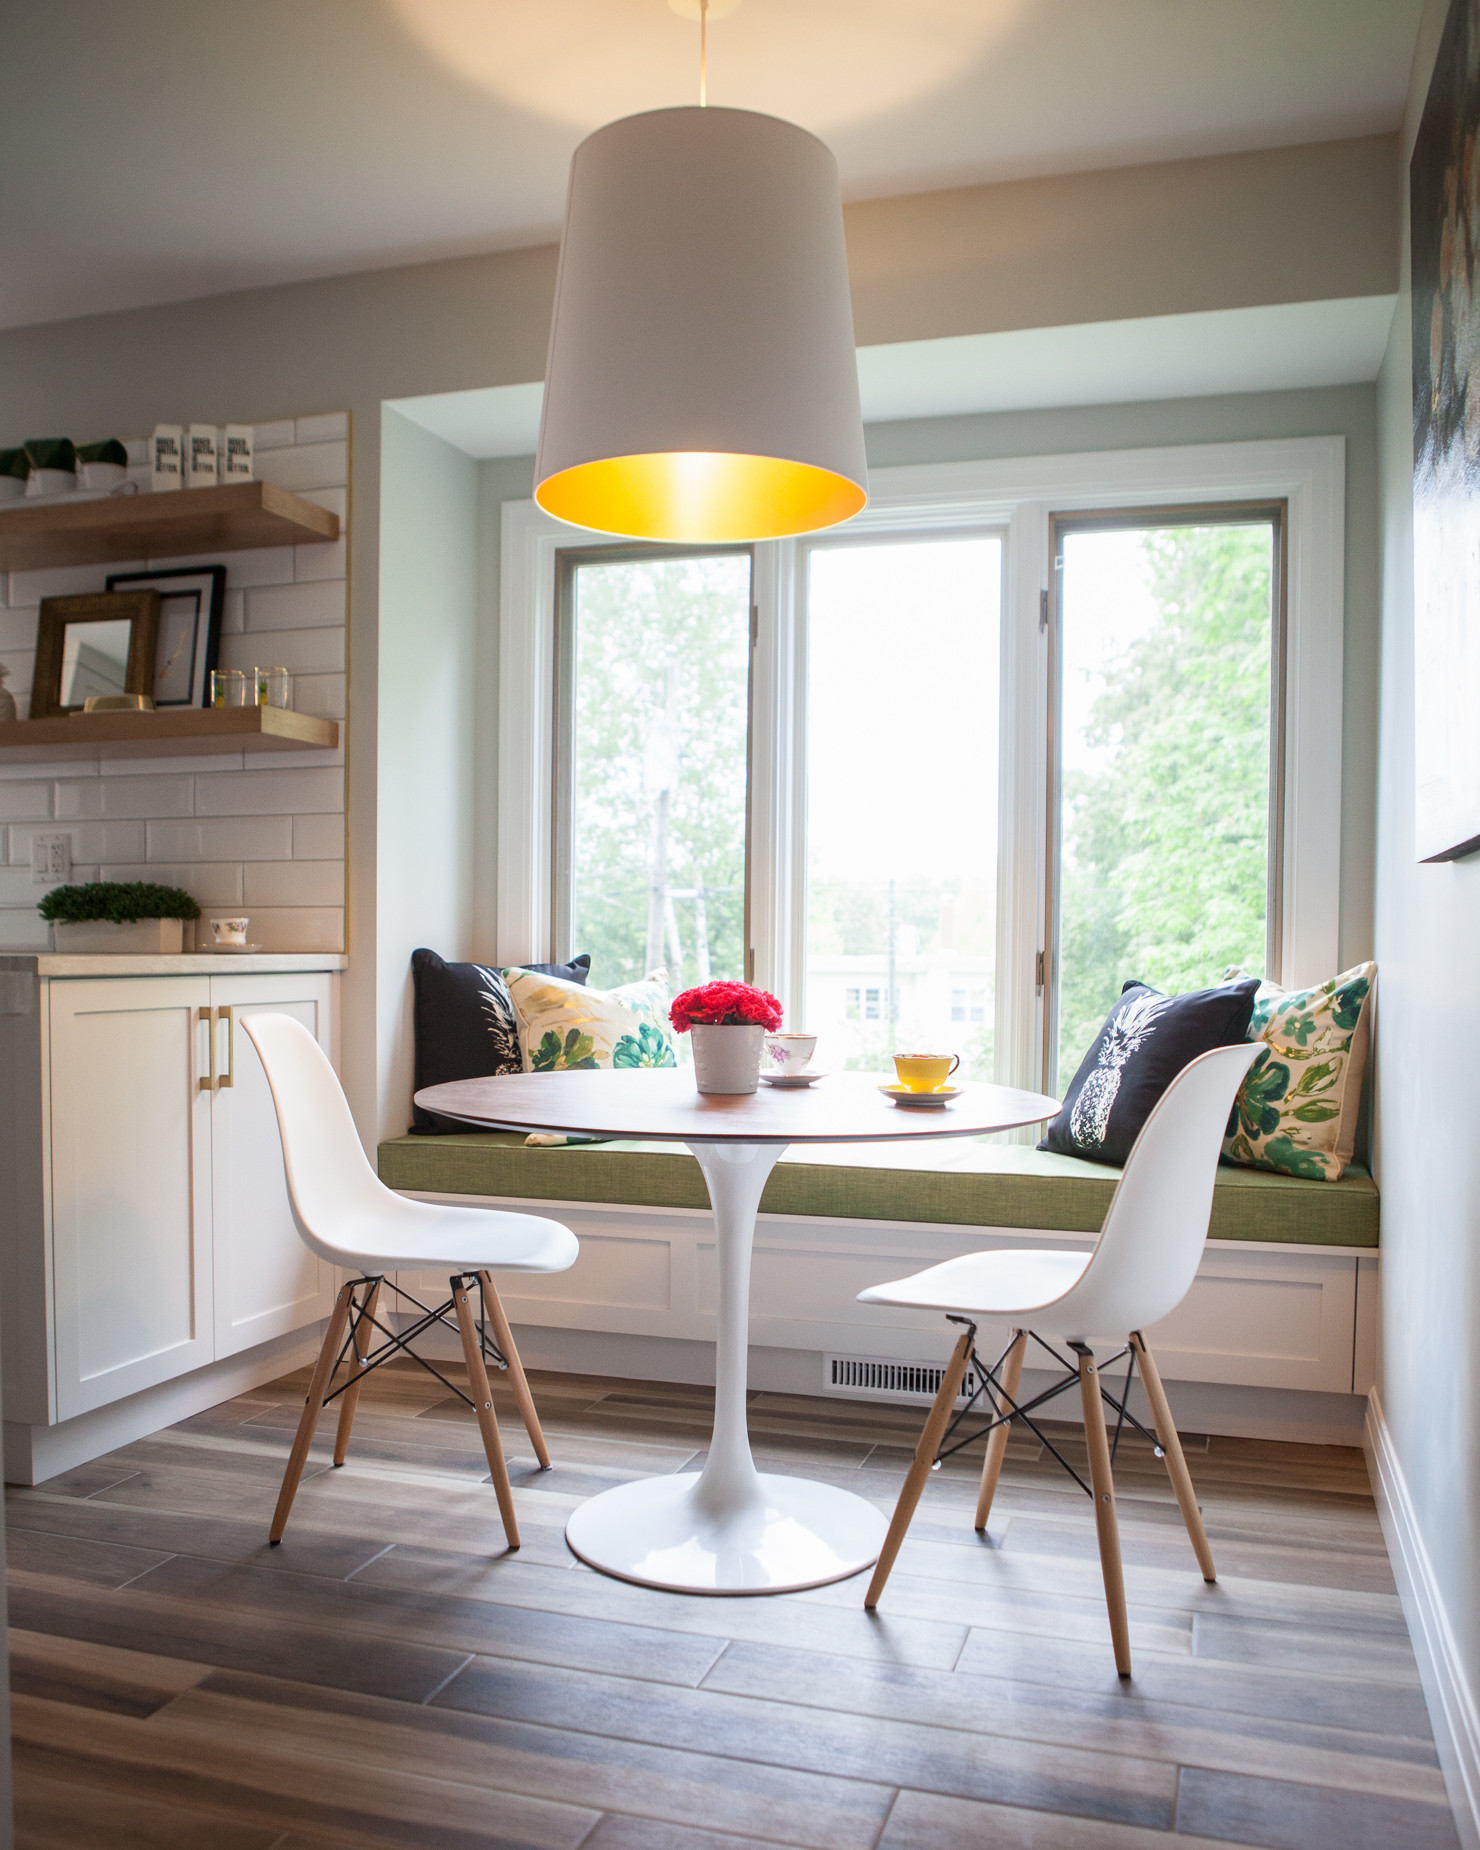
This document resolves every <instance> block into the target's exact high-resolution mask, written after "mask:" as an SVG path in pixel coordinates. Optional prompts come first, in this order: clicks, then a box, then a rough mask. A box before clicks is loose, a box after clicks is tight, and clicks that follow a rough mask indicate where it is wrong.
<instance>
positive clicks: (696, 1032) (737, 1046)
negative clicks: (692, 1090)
mask: <svg viewBox="0 0 1480 1850" xmlns="http://www.w3.org/2000/svg"><path fill="white" fill-rule="evenodd" d="M689 1033H690V1034H691V1035H692V1036H693V1041H694V1078H695V1080H696V1081H697V1082H698V1086H699V1090H700V1091H701V1092H719V1093H723V1092H730V1093H739V1092H754V1091H755V1090H756V1089H757V1087H758V1086H759V1085H760V1082H761V1051H762V1049H763V1048H764V1047H765V1044H766V1030H765V1029H764V1028H763V1027H760V1026H752V1025H751V1024H750V1023H748V1022H747V1023H745V1024H744V1025H742V1026H739V1027H734V1028H731V1027H725V1026H716V1025H706V1024H705V1023H703V1022H695V1023H694V1025H693V1027H692V1028H690V1030H689Z"/></svg>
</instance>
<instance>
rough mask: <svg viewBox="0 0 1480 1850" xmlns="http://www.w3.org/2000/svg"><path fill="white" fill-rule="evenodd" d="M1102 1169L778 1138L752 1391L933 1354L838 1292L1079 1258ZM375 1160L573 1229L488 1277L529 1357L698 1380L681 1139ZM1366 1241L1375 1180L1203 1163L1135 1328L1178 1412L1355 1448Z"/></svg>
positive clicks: (1106, 1184)
mask: <svg viewBox="0 0 1480 1850" xmlns="http://www.w3.org/2000/svg"><path fill="white" fill-rule="evenodd" d="M1117 1173H1118V1172H1117V1171H1116V1170H1113V1169H1106V1168H1102V1167H1100V1166H1099V1165H1098V1164H1095V1163H1085V1162H1081V1161H1079V1160H1078V1159H1077V1158H1074V1157H1063V1156H1054V1155H1051V1154H1049V1153H1048V1152H1047V1151H1038V1150H1034V1149H1031V1148H1029V1147H1028V1146H1026V1145H1023V1144H1002V1143H990V1142H984V1143H979V1142H976V1141H974V1140H973V1139H970V1138H961V1139H960V1140H959V1141H958V1140H956V1139H954V1138H952V1139H943V1140H942V1141H940V1142H939V1143H932V1144H931V1145H929V1146H927V1147H926V1148H924V1149H921V1147H920V1146H919V1145H916V1146H914V1147H909V1146H903V1145H900V1144H832V1145H826V1146H819V1147H817V1148H815V1149H811V1150H800V1149H799V1150H794V1151H792V1152H791V1153H789V1154H788V1155H787V1156H784V1157H783V1158H782V1160H781V1161H780V1162H779V1163H778V1164H777V1165H776V1167H775V1169H774V1170H773V1171H772V1174H771V1178H770V1181H769V1182H768V1183H767V1186H766V1192H765V1194H764V1195H763V1196H762V1197H761V1214H760V1220H759V1222H758V1224H757V1226H756V1236H755V1255H754V1260H753V1263H752V1266H751V1292H750V1335H751V1344H752V1350H751V1379H752V1382H753V1384H754V1385H756V1386H757V1387H760V1388H763V1389H764V1388H770V1389H773V1390H778V1391H781V1392H786V1393H807V1394H816V1393H824V1394H826V1393H852V1392H854V1391H855V1388H856V1384H857V1382H858V1381H859V1378H860V1377H859V1374H858V1367H859V1364H860V1362H861V1363H863V1364H864V1367H865V1369H866V1370H872V1369H874V1367H875V1365H876V1364H879V1363H883V1364H885V1366H886V1367H888V1366H891V1365H895V1364H905V1365H906V1366H908V1367H913V1366H915V1365H917V1364H920V1363H925V1364H928V1365H932V1366H937V1367H938V1366H939V1364H940V1362H941V1360H942V1358H943V1355H944V1353H945V1350H944V1349H943V1348H942V1342H943V1340H944V1339H943V1337H942V1326H941V1321H940V1318H939V1316H938V1315H937V1314H936V1313H934V1312H927V1311H918V1312H912V1311H893V1310H883V1309H880V1308H879V1307H878V1306H877V1305H869V1304H860V1303H859V1302H858V1301H857V1300H858V1293H859V1292H860V1291H862V1290H863V1289H864V1288H865V1287H866V1286H868V1285H874V1284H877V1283H878V1282H879V1280H880V1279H884V1278H899V1277H901V1276H902V1275H903V1274H905V1273H908V1272H917V1271H919V1270H920V1269H921V1268H922V1267H924V1266H927V1265H934V1264H936V1263H937V1262H938V1261H940V1260H942V1259H950V1258H953V1257H954V1256H955V1255H957V1254H958V1253H963V1252H973V1251H980V1250H982V1249H983V1248H1012V1247H1018V1248H1021V1247H1025V1246H1042V1245H1054V1246H1058V1247H1063V1248H1066V1249H1075V1248H1078V1249H1082V1250H1085V1251H1088V1249H1089V1247H1090V1246H1091V1245H1092V1244H1093V1242H1094V1238H1095V1235H1096V1234H1097V1233H1098V1231H1099V1228H1100V1224H1101V1222H1102V1221H1103V1219H1104V1216H1105V1210H1106V1208H1107V1207H1108V1206H1109V1202H1110V1196H1111V1193H1112V1192H1113V1190H1114V1187H1115V1182H1116V1177H1117ZM380 1174H381V1178H382V1179H383V1180H384V1181H385V1182H386V1183H387V1184H388V1185H389V1186H390V1187H392V1188H396V1189H402V1190H404V1191H405V1192H407V1193H408V1194H414V1195H418V1196H421V1197H422V1198H424V1199H432V1200H442V1201H459V1200H462V1201H466V1202H467V1203H468V1205H469V1206H473V1205H478V1206H484V1207H491V1208H493V1207H497V1208H513V1209H516V1210H520V1209H522V1210H524V1211H525V1212H527V1213H538V1212H540V1211H541V1209H542V1207H543V1208H544V1209H545V1211H547V1212H548V1213H550V1214H551V1215H552V1216H553V1217H554V1218H555V1219H557V1220H559V1221H561V1222H563V1223H564V1224H565V1225H566V1226H568V1227H570V1228H571V1229H572V1231H573V1232H574V1233H575V1234H576V1235H577V1237H578V1238H579V1240H580V1242H581V1255H580V1258H579V1259H577V1261H576V1263H575V1264H574V1266H572V1267H571V1269H570V1271H569V1272H559V1273H551V1274H541V1275H540V1276H538V1277H531V1278H519V1277H517V1276H514V1275H512V1274H510V1275H508V1276H507V1277H505V1278H502V1279H500V1281H499V1289H500V1291H501V1292H502V1294H503V1297H504V1302H505V1305H506V1307H507V1309H508V1312H509V1315H510V1317H511V1318H512V1319H513V1321H514V1322H515V1323H516V1324H517V1325H518V1326H519V1329H520V1337H519V1343H520V1348H521V1350H522V1351H523V1354H524V1359H525V1361H526V1363H528V1364H529V1365H531V1366H537V1367H544V1368H553V1369H557V1370H563V1371H566V1372H571V1371H574V1372H576V1373H583V1372H590V1371H591V1370H592V1369H597V1368H599V1369H603V1370H605V1371H606V1372H608V1373H614V1374H627V1375H631V1376H633V1377H635V1378H639V1379H644V1380H683V1381H697V1380H704V1379H706V1378H708V1377H707V1373H706V1371H707V1370H708V1369H709V1368H710V1367H711V1366H712V1350H711V1349H710V1347H709V1345H710V1344H712V1342H713V1340H714V1329H715V1323H714V1306H715V1294H716V1289H717V1283H716V1271H715V1265H716V1256H715V1248H714V1228H713V1222H712V1220H711V1218H710V1213H709V1203H708V1199H707V1197H706V1194H705V1190H704V1178H703V1176H702V1175H701V1174H700V1172H699V1166H698V1164H697V1163H696V1162H695V1161H694V1159H693V1158H692V1156H690V1155H689V1153H688V1151H687V1150H685V1149H684V1147H683V1145H682V1144H678V1143H667V1144H658V1143H617V1142H614V1143H600V1144H596V1143H592V1144H570V1145H566V1146H564V1147H556V1148H550V1147H545V1148H540V1147H538V1146H536V1147H533V1148H530V1147H527V1146H526V1145H525V1143H524V1140H523V1137H522V1135H520V1134H518V1133H514V1132H482V1133H479V1132H472V1131H470V1132H466V1133H454V1134H453V1135H451V1136H448V1137H393V1138H391V1139H389V1140H388V1141H387V1142H385V1143H383V1144H381V1146H380ZM1377 1241H1378V1197H1377V1187H1376V1185H1375V1183H1374V1182H1373V1180H1372V1178H1371V1177H1370V1176H1369V1175H1368V1174H1367V1173H1366V1172H1365V1171H1362V1170H1354V1171H1349V1172H1348V1173H1347V1175H1346V1176H1345V1177H1344V1178H1343V1179H1342V1180H1341V1181H1340V1182H1306V1181H1299V1180H1296V1179H1295V1178H1294V1177H1290V1176H1278V1175H1272V1174H1269V1173H1267V1172H1265V1171H1263V1170H1256V1169H1222V1170H1220V1171H1219V1173H1218V1182H1217V1186H1216V1188H1215V1189H1214V1191H1213V1214H1212V1224H1211V1229H1210V1238H1209V1242H1208V1246H1207V1249H1206V1251H1205V1252H1204V1254H1203V1259H1202V1264H1201V1265H1200V1266H1199V1268H1198V1275H1197V1278H1196V1280H1195V1281H1194V1283H1193V1286H1192V1290H1191V1291H1190V1292H1189V1293H1188V1295H1187V1297H1186V1298H1185V1299H1184V1300H1183V1302H1182V1304H1181V1305H1180V1306H1179V1307H1178V1308H1177V1310H1175V1311H1174V1312H1173V1313H1172V1315H1171V1316H1170V1317H1168V1318H1166V1319H1165V1321H1164V1322H1163V1323H1161V1324H1159V1325H1158V1326H1157V1327H1156V1328H1155V1329H1154V1330H1153V1331H1150V1332H1148V1334H1149V1335H1150V1337H1151V1340H1152V1343H1153V1345H1154V1347H1155V1349H1156V1352H1157V1358H1158V1360H1159V1362H1160V1364H1161V1370H1162V1374H1163V1376H1164V1377H1165V1378H1166V1380H1167V1381H1168V1383H1169V1384H1170V1385H1169V1392H1170V1393H1171V1396H1172V1404H1173V1407H1174V1410H1175V1411H1176V1412H1177V1415H1178V1418H1179V1420H1180V1422H1181V1423H1182V1425H1183V1426H1184V1428H1185V1429H1186V1430H1188V1431H1192V1432H1225V1433H1234V1434H1240V1435H1243V1436H1246V1437H1250V1438H1265V1439H1298V1440H1304V1441H1309V1442H1312V1443H1320V1444H1331V1443H1341V1444H1348V1445H1352V1444H1358V1443H1360V1441H1361V1433H1362V1416H1363V1412H1364V1409H1365V1400H1364V1399H1363V1396H1365V1394H1366V1391H1367V1387H1368V1385H1369V1384H1370V1381H1371V1376H1372V1369H1373V1366H1374V1356H1375V1348H1376V1333H1377V1317H1376V1304H1377ZM402 1282H403V1283H404V1284H405V1285H406V1286H407V1288H408V1289H415V1288H417V1287H421V1288H424V1289H426V1290H432V1289H435V1288H436V1287H437V1286H438V1285H439V1284H442V1285H445V1282H446V1281H445V1280H435V1279H431V1278H429V1277H422V1276H420V1275H417V1274H410V1275H408V1277H407V1278H406V1279H405V1280H403V1281H402ZM999 1337H1000V1338H1001V1339H1002V1340H1004V1341H1005V1338H1006V1332H1005V1331H994V1330H992V1329H990V1328H988V1329H985V1330H984V1342H986V1343H988V1344H990V1343H991V1342H992V1341H994V1340H996V1339H997V1338H999ZM999 1346H1000V1345H999ZM947 1347H949V1344H947ZM840 1370H841V1371H842V1373H839V1371H840ZM869 1378H870V1379H872V1378H873V1376H872V1375H870V1377H869ZM1045 1381H1046V1377H1045ZM1039 1385H1040V1386H1041V1385H1044V1383H1042V1382H1040V1383H1039Z"/></svg>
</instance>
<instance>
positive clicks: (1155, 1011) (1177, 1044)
mask: <svg viewBox="0 0 1480 1850" xmlns="http://www.w3.org/2000/svg"><path fill="white" fill-rule="evenodd" d="M1258 987H1259V979H1258V978H1257V977H1245V978H1244V979H1242V980H1241V981H1240V982H1237V983H1220V984H1219V985H1218V987H1217V988H1216V989H1196V990H1193V991H1192V993H1191V994H1190V995H1185V996H1164V995H1162V994H1161V992H1160V991H1159V990H1156V989H1152V988H1151V987H1150V986H1149V985H1148V984H1146V983H1138V982H1135V981H1132V982H1129V983H1127V984H1126V985H1125V987H1124V988H1123V989H1122V990H1121V992H1120V999H1119V1000H1118V1001H1117V1002H1116V1004H1115V1007H1114V1008H1113V1009H1111V1011H1110V1013H1109V1015H1108V1016H1106V1018H1105V1025H1104V1027H1103V1028H1101V1029H1100V1032H1099V1033H1098V1034H1097V1035H1096V1036H1095V1039H1094V1042H1093V1044H1092V1045H1091V1047H1090V1050H1089V1052H1088V1053H1087V1054H1086V1055H1085V1056H1084V1058H1083V1059H1082V1060H1081V1061H1080V1063H1079V1071H1078V1072H1077V1073H1076V1074H1075V1075H1074V1078H1073V1080H1072V1081H1071V1083H1070V1086H1069V1090H1068V1091H1067V1092H1066V1093H1065V1094H1064V1103H1063V1105H1062V1107H1061V1108H1060V1111H1059V1115H1058V1116H1057V1117H1056V1118H1055V1119H1054V1120H1053V1122H1052V1123H1051V1124H1050V1125H1049V1127H1048V1130H1047V1131H1046V1133H1045V1134H1044V1138H1043V1141H1042V1142H1041V1143H1040V1144H1039V1146H1038V1148H1039V1149H1040V1150H1054V1151H1056V1152H1057V1153H1058V1154H1059V1155H1060V1156H1080V1157H1083V1158H1084V1159H1085V1161H1086V1162H1091V1163H1110V1164H1113V1165H1114V1166H1115V1167H1116V1168H1120V1167H1121V1166H1122V1165H1123V1164H1124V1162H1125V1159H1126V1158H1127V1157H1128V1156H1129V1155H1130V1153H1131V1145H1132V1144H1133V1143H1134V1142H1135V1141H1136V1138H1137V1136H1138V1135H1139V1134H1140V1130H1141V1126H1142V1125H1143V1124H1144V1123H1145V1122H1146V1120H1147V1118H1149V1117H1150V1116H1151V1109H1152V1107H1153V1106H1154V1105H1155V1104H1156V1101H1157V1100H1158V1099H1159V1098H1160V1097H1161V1095H1162V1093H1163V1092H1165V1091H1166V1089H1167V1087H1168V1086H1169V1085H1170V1084H1171V1083H1172V1081H1173V1080H1174V1079H1175V1078H1176V1077H1177V1075H1178V1073H1180V1072H1181V1070H1182V1068H1183V1067H1184V1066H1186V1065H1187V1064H1188V1062H1189V1061H1191V1060H1195V1059H1196V1058H1197V1056H1198V1055H1199V1054H1203V1053H1210V1052H1211V1051H1212V1050H1213V1048H1215V1047H1236V1046H1237V1045H1238V1043H1239V1042H1240V1041H1243V1040H1247V1039H1248V1034H1249V1019H1250V1017H1251V1016H1252V1015H1253V1013H1254V994H1255V991H1256V990H1257V989H1258Z"/></svg>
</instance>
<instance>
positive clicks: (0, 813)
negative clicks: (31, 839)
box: [0, 766, 51, 834]
mask: <svg viewBox="0 0 1480 1850" xmlns="http://www.w3.org/2000/svg"><path fill="white" fill-rule="evenodd" d="M29 768H30V767H29V766H27V769H29ZM50 816H51V785H50V784H22V783H13V784H0V822H45V821H47V820H48V819H49V818H50ZM3 833H4V831H3V830H0V834H3Z"/></svg>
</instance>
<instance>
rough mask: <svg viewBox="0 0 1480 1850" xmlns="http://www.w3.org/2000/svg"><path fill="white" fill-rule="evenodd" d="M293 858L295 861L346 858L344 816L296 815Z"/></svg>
mask: <svg viewBox="0 0 1480 1850" xmlns="http://www.w3.org/2000/svg"><path fill="white" fill-rule="evenodd" d="M293 859H294V860H295V861H342V860H343V859H344V817H343V816H295V817H294V818H293Z"/></svg>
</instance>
